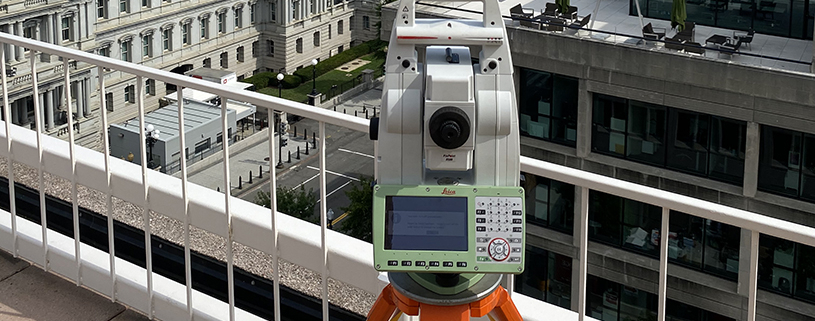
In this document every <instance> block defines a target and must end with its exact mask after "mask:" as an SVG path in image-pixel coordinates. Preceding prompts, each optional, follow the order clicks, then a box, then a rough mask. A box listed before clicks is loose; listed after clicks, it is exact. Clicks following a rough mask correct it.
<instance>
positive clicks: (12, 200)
mask: <svg viewBox="0 0 815 321" xmlns="http://www.w3.org/2000/svg"><path fill="white" fill-rule="evenodd" d="M6 46H9V45H7V44H5V43H0V49H2V50H0V73H2V76H0V80H1V81H2V82H3V120H5V125H6V126H5V127H6V153H7V154H6V155H8V157H7V158H6V170H7V171H8V173H7V175H8V194H9V212H10V213H11V242H12V245H11V249H12V251H11V252H12V254H13V255H14V257H15V258H17V255H18V253H17V242H18V240H17V198H16V196H15V193H14V157H13V155H14V154H13V153H12V152H11V141H12V139H11V123H12V122H11V115H12V114H11V105H9V102H8V77H7V76H6V50H5V48H6Z"/></svg>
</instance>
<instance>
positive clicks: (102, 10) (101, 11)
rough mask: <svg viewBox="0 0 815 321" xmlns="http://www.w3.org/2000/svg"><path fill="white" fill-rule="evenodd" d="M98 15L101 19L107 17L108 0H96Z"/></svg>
mask: <svg viewBox="0 0 815 321" xmlns="http://www.w3.org/2000/svg"><path fill="white" fill-rule="evenodd" d="M96 17H97V18H99V19H107V17H108V0H96Z"/></svg>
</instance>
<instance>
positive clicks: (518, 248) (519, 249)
mask: <svg viewBox="0 0 815 321" xmlns="http://www.w3.org/2000/svg"><path fill="white" fill-rule="evenodd" d="M512 253H521V248H520V247H513V248H512Z"/></svg>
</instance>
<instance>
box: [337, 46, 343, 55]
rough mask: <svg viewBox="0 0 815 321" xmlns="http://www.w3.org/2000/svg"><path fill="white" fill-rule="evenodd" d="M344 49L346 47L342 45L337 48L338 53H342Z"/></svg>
mask: <svg viewBox="0 0 815 321" xmlns="http://www.w3.org/2000/svg"><path fill="white" fill-rule="evenodd" d="M343 49H345V45H340V46H339V47H337V53H342V51H343Z"/></svg>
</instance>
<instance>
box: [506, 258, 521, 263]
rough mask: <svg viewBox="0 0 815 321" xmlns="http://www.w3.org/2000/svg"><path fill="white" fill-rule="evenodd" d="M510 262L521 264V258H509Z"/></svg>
mask: <svg viewBox="0 0 815 321" xmlns="http://www.w3.org/2000/svg"><path fill="white" fill-rule="evenodd" d="M509 261H510V262H521V258H519V257H511V258H509Z"/></svg>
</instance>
